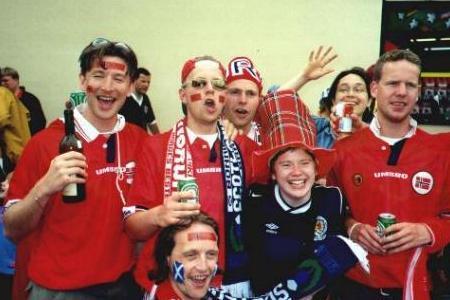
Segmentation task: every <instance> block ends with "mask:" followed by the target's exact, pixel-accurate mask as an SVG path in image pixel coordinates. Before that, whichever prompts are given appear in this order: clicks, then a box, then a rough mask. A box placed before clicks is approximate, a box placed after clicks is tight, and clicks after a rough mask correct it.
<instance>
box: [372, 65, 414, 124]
mask: <svg viewBox="0 0 450 300" xmlns="http://www.w3.org/2000/svg"><path fill="white" fill-rule="evenodd" d="M419 76H420V70H419V67H418V66H416V65H414V64H413V63H411V62H408V61H406V60H399V61H394V62H386V63H385V64H384V66H383V68H382V70H381V78H380V80H379V81H378V82H375V81H374V82H372V85H371V92H372V96H374V98H375V99H376V101H377V109H378V112H377V118H378V120H379V121H380V124H382V125H383V123H384V124H386V123H390V124H399V123H400V124H404V125H405V126H407V125H408V124H409V115H410V113H411V112H412V110H413V109H414V106H415V105H416V102H417V99H418V96H419V89H420V87H419Z"/></svg>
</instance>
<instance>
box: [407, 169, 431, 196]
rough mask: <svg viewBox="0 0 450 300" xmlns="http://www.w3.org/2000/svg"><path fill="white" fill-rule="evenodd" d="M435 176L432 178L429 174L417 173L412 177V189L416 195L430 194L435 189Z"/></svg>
mask: <svg viewBox="0 0 450 300" xmlns="http://www.w3.org/2000/svg"><path fill="white" fill-rule="evenodd" d="M433 183H434V180H433V176H431V174H430V173H428V172H424V171H421V172H417V173H416V174H414V176H413V177H412V182H411V184H412V188H413V189H414V191H415V192H416V193H418V194H419V195H426V194H428V193H429V192H431V189H432V188H433Z"/></svg>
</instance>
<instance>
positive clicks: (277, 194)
mask: <svg viewBox="0 0 450 300" xmlns="http://www.w3.org/2000/svg"><path fill="white" fill-rule="evenodd" d="M275 200H276V201H277V203H278V205H280V207H281V208H282V209H283V210H284V211H285V212H287V213H290V214H294V215H297V214H302V213H305V212H307V211H308V210H309V208H310V207H311V198H310V199H309V200H308V201H306V202H305V203H303V204H301V205H300V206H298V207H291V206H290V205H289V204H288V203H287V202H286V201H285V200H284V199H283V196H282V195H281V192H280V186H279V185H278V184H275Z"/></svg>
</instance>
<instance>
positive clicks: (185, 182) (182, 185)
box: [177, 177, 200, 204]
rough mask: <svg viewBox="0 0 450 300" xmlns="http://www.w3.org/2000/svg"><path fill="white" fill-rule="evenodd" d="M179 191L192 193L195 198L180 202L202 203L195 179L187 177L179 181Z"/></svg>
mask: <svg viewBox="0 0 450 300" xmlns="http://www.w3.org/2000/svg"><path fill="white" fill-rule="evenodd" d="M177 189H178V191H179V192H187V191H192V193H193V194H194V197H193V198H190V199H183V200H180V202H183V203H192V204H196V203H199V202H200V198H199V190H198V184H197V181H196V180H195V178H194V177H185V178H182V179H180V180H178V183H177Z"/></svg>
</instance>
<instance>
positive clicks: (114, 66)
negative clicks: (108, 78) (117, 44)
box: [100, 60, 126, 71]
mask: <svg viewBox="0 0 450 300" xmlns="http://www.w3.org/2000/svg"><path fill="white" fill-rule="evenodd" d="M100 66H101V67H102V68H103V69H104V70H107V69H114V70H119V71H125V67H126V66H125V65H124V64H121V63H118V62H113V61H104V60H102V61H101V62H100Z"/></svg>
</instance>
